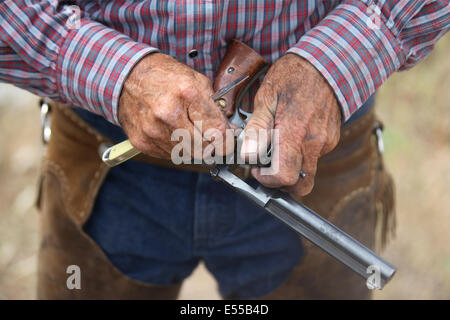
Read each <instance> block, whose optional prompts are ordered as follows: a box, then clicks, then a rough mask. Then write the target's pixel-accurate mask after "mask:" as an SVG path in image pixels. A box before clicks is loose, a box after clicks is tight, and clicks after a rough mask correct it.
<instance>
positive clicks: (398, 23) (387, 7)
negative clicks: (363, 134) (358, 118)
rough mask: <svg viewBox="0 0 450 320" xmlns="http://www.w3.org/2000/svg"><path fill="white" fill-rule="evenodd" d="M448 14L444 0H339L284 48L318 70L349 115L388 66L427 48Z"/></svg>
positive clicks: (406, 63)
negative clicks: (293, 44)
mask: <svg viewBox="0 0 450 320" xmlns="http://www.w3.org/2000/svg"><path fill="white" fill-rule="evenodd" d="M449 15H450V7H449V1H448V0H429V1H424V0H404V1H395V0H359V1H358V0H347V1H340V3H339V4H338V5H337V6H336V7H335V8H334V9H333V10H332V11H331V12H330V13H329V14H328V15H327V16H326V17H325V18H324V19H323V20H322V21H321V22H320V23H319V24H318V25H316V26H315V27H314V28H312V29H310V30H309V31H308V32H307V33H306V34H305V35H304V36H303V37H301V38H300V40H299V42H298V43H297V44H296V45H295V46H293V47H292V48H290V49H289V50H288V52H291V53H295V54H298V55H300V56H302V57H303V58H305V59H307V60H308V61H309V62H311V63H312V64H313V65H314V66H315V67H316V68H317V69H318V70H319V71H320V72H321V73H322V75H323V76H324V77H325V78H326V79H327V81H328V83H329V84H330V85H331V87H332V88H333V90H334V92H335V94H336V97H337V99H338V101H339V102H340V106H341V111H342V115H343V118H344V120H348V119H349V118H350V116H351V115H352V114H353V113H354V112H355V111H356V110H358V108H359V107H361V106H362V104H363V103H364V102H365V101H366V100H367V99H368V98H369V97H370V96H371V95H372V94H373V93H374V92H375V90H376V89H377V88H378V87H379V86H380V85H381V84H382V83H383V82H385V81H386V79H387V78H388V77H389V76H390V75H391V74H392V73H393V72H395V71H398V70H406V69H408V68H410V67H412V66H413V65H415V64H416V63H418V62H419V61H421V60H422V59H423V58H425V57H426V56H427V55H428V54H429V53H430V51H431V50H432V48H433V46H434V44H435V43H436V41H437V40H438V39H439V38H440V37H441V36H442V35H444V34H445V32H446V31H448V29H449V24H450V17H449Z"/></svg>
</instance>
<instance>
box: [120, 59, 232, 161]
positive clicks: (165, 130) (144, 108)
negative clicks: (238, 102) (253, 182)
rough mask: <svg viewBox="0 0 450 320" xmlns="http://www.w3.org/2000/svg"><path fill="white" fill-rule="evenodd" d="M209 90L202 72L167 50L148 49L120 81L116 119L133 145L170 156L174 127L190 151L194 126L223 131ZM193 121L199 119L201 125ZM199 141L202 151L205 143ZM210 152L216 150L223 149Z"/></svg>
mask: <svg viewBox="0 0 450 320" xmlns="http://www.w3.org/2000/svg"><path fill="white" fill-rule="evenodd" d="M212 94H213V89H212V85H211V82H210V80H209V79H208V78H207V77H205V76H204V75H202V74H200V73H198V72H196V71H194V70H193V69H191V68H189V67H188V66H186V65H185V64H182V63H180V62H178V61H176V60H175V59H174V58H172V57H170V56H168V55H165V54H162V53H153V54H150V55H149V56H147V57H145V58H143V59H142V60H141V61H140V62H139V63H138V64H137V65H136V66H135V67H134V68H133V70H132V71H131V73H130V75H129V76H128V78H127V80H126V81H125V84H124V88H123V91H122V95H121V97H120V101H119V121H120V124H121V126H122V128H123V129H124V131H125V133H126V134H127V136H128V138H129V139H130V142H131V144H132V145H133V146H134V147H135V148H137V149H138V150H140V151H142V152H144V153H146V154H148V155H150V156H153V157H157V158H162V159H170V156H171V150H172V148H173V147H174V146H175V145H176V144H178V142H177V141H171V134H172V132H173V131H174V130H175V129H186V130H188V132H189V134H190V137H191V142H192V145H191V149H190V150H194V149H193V148H194V147H193V142H194V139H193V137H194V130H197V132H198V133H200V134H201V136H202V137H203V133H204V132H205V131H207V130H208V129H216V130H217V132H218V133H219V134H221V135H222V137H224V136H225V130H226V128H227V126H228V120H227V119H226V118H225V116H224V115H223V114H222V112H221V111H220V109H219V108H218V107H217V106H216V105H215V103H214V101H213V100H212V99H211V95H212ZM194 121H202V125H201V127H202V128H201V130H200V128H199V127H198V126H195V125H194ZM201 143H202V146H200V148H203V150H204V148H206V146H207V145H208V144H209V142H208V141H203V142H201ZM203 150H202V152H203ZM216 152H217V154H222V153H223V152H224V150H216ZM191 156H193V153H192V151H191Z"/></svg>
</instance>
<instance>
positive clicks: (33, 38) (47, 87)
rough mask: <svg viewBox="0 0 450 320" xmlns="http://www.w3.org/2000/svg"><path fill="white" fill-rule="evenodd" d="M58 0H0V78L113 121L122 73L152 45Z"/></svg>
mask: <svg viewBox="0 0 450 320" xmlns="http://www.w3.org/2000/svg"><path fill="white" fill-rule="evenodd" d="M62 2H63V1H29V0H28V1H27V0H23V1H17V0H15V1H10V0H6V1H1V2H0V81H3V82H8V83H11V84H14V85H17V86H19V87H21V88H24V89H27V90H29V91H32V92H34V93H36V94H38V95H41V96H45V97H50V98H52V99H55V100H57V101H59V102H62V103H66V104H73V105H76V106H80V107H82V108H85V109H87V110H89V111H91V112H94V113H96V114H99V115H102V116H103V117H105V118H106V119H107V120H109V121H110V122H112V123H115V124H119V121H118V117H117V108H118V101H119V97H120V93H121V90H122V87H123V83H124V81H125V79H126V77H127V75H128V73H129V72H130V71H131V69H132V68H133V66H134V65H135V64H136V63H137V62H138V61H139V60H140V59H141V58H142V57H143V56H145V55H147V54H149V53H151V52H155V51H158V50H157V49H156V48H153V47H150V46H148V45H145V44H142V43H138V42H135V41H133V40H132V39H131V38H129V37H127V36H125V35H124V34H121V33H119V32H117V31H116V30H114V29H111V28H108V27H106V26H104V25H102V24H100V23H98V22H96V21H92V20H90V19H89V17H88V16H87V15H86V14H85V13H84V12H83V11H82V10H80V8H79V7H77V6H68V5H61V4H60V3H62Z"/></svg>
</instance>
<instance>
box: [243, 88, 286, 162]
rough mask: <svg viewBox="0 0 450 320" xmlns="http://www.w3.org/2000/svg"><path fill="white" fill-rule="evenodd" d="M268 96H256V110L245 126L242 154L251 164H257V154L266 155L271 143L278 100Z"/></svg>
mask: <svg viewBox="0 0 450 320" xmlns="http://www.w3.org/2000/svg"><path fill="white" fill-rule="evenodd" d="M258 93H259V92H258ZM267 98H268V97H267V96H266V97H265V99H261V98H260V97H258V95H257V96H256V97H255V103H254V112H253V114H252V116H251V118H250V120H249V122H248V123H247V125H246V126H245V130H244V141H243V143H242V148H241V152H240V156H241V158H242V159H245V160H246V161H247V162H249V163H250V164H256V163H257V162H256V160H257V156H258V155H259V156H261V155H264V154H265V153H266V152H267V150H268V148H269V146H270V143H271V130H272V129H273V126H274V123H275V110H276V105H277V102H276V99H267ZM268 100H270V101H268ZM253 161H255V162H253Z"/></svg>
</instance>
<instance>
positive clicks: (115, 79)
mask: <svg viewBox="0 0 450 320" xmlns="http://www.w3.org/2000/svg"><path fill="white" fill-rule="evenodd" d="M157 51H158V49H156V48H153V47H150V46H148V45H145V44H142V43H138V42H135V41H133V40H132V39H131V38H129V37H127V36H125V35H124V34H121V33H119V32H117V31H115V30H113V29H110V28H108V27H106V26H104V25H102V24H100V23H97V22H93V21H90V20H82V21H81V25H80V27H79V28H78V29H72V30H70V32H69V33H68V35H67V38H66V39H65V40H64V43H63V45H62V46H61V48H60V51H59V55H58V59H57V65H56V82H57V86H58V91H59V95H60V97H61V99H62V100H63V101H65V102H66V103H70V104H74V105H77V106H80V107H82V108H84V109H87V110H89V111H91V112H93V113H96V114H99V115H101V116H103V117H104V118H106V119H107V120H108V121H110V122H112V123H114V124H116V125H119V119H118V104H119V98H120V94H121V91H122V87H123V84H124V82H125V80H126V78H127V76H128V74H129V72H130V71H131V69H132V68H133V66H134V65H135V64H136V63H137V62H138V61H139V60H140V59H141V58H142V57H144V56H145V55H147V54H149V53H151V52H157Z"/></svg>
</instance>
